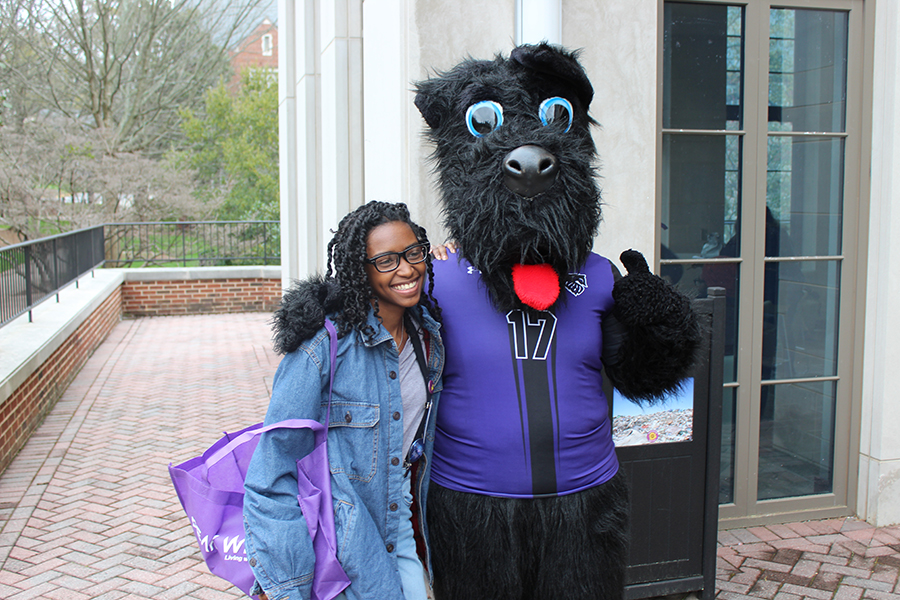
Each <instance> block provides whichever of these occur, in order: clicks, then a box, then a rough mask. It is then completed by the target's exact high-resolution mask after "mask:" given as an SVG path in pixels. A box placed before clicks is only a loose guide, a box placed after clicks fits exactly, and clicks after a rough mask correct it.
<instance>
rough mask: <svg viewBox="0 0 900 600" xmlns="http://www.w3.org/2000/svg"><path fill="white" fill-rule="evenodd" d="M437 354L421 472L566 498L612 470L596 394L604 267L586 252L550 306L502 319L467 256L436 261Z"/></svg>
mask: <svg viewBox="0 0 900 600" xmlns="http://www.w3.org/2000/svg"><path fill="white" fill-rule="evenodd" d="M434 265H435V266H434V271H435V295H436V297H437V299H438V302H439V303H440V307H441V310H442V312H443V319H442V320H443V327H442V337H443V339H444V346H445V350H446V365H445V368H444V388H443V391H442V392H441V401H440V404H439V409H438V418H437V429H436V432H435V443H434V458H433V462H432V469H431V477H432V479H433V481H435V482H437V483H438V484H440V485H442V486H444V487H446V488H449V489H452V490H457V491H461V492H472V493H476V494H485V495H490V496H504V497H509V498H533V497H538V496H555V495H563V494H571V493H573V492H578V491H581V490H584V489H587V488H590V487H594V486H597V485H600V484H601V483H604V482H605V481H607V480H609V479H610V478H611V477H612V476H613V475H615V474H616V472H617V470H618V467H619V464H618V461H617V460H616V454H615V447H614V446H613V442H612V429H611V424H610V420H609V411H608V405H607V399H606V396H605V395H604V394H603V390H602V387H601V376H600V370H601V368H602V363H601V361H600V352H601V348H602V339H601V332H600V321H601V320H602V318H603V316H604V315H605V314H606V313H607V311H609V310H611V308H612V305H613V299H612V286H613V274H612V268H611V265H610V264H609V261H608V260H607V259H605V258H603V257H602V256H599V255H597V254H591V255H590V256H589V257H588V260H587V262H586V264H585V265H584V267H583V268H582V270H581V272H579V273H573V274H572V275H571V276H570V281H569V283H567V284H566V287H565V289H563V290H562V291H561V294H565V296H566V297H565V298H562V297H560V302H559V303H558V305H557V306H556V307H554V308H553V309H551V310H550V311H545V312H540V313H534V314H532V315H531V316H529V315H528V314H526V313H525V312H523V311H520V310H514V311H511V312H510V313H508V314H501V313H499V312H497V310H496V309H495V308H494V307H493V305H492V304H491V302H490V300H489V298H488V293H487V290H486V289H485V287H484V286H483V285H481V284H480V283H479V274H478V271H476V270H475V269H474V268H473V267H472V266H471V265H470V264H469V263H468V262H467V261H465V260H459V261H457V260H456V259H455V257H453V256H452V255H451V258H450V260H447V261H435V263H434Z"/></svg>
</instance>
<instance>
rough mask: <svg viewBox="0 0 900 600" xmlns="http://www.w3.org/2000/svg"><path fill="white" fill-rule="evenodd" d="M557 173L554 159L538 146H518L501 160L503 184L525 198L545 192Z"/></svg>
mask: <svg viewBox="0 0 900 600" xmlns="http://www.w3.org/2000/svg"><path fill="white" fill-rule="evenodd" d="M557 173H559V162H558V161H557V160H556V157H555V156H553V155H552V154H550V153H549V152H547V151H546V150H544V149H543V148H541V147H539V146H530V145H529V146H519V147H518V148H516V149H515V150H513V151H512V152H510V153H509V154H507V155H506V158H504V159H503V183H504V184H505V185H506V187H507V188H509V190H510V191H511V192H513V193H515V194H518V195H520V196H524V197H526V198H534V197H535V196H537V195H538V194H540V193H541V192H543V191H545V190H546V189H547V188H549V187H550V186H551V185H553V182H554V181H556V175H557Z"/></svg>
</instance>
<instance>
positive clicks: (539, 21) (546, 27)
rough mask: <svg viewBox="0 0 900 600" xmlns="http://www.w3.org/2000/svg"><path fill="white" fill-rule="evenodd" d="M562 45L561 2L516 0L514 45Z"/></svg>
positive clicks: (551, 0)
mask: <svg viewBox="0 0 900 600" xmlns="http://www.w3.org/2000/svg"><path fill="white" fill-rule="evenodd" d="M538 42H550V43H551V44H561V43H562V0H516V44H517V45H519V44H537V43H538Z"/></svg>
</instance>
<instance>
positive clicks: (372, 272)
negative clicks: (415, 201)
mask: <svg viewBox="0 0 900 600" xmlns="http://www.w3.org/2000/svg"><path fill="white" fill-rule="evenodd" d="M366 253H367V254H369V255H370V256H371V258H367V259H366V274H367V276H368V279H369V285H370V286H371V288H372V293H374V294H375V298H374V299H373V302H374V303H376V309H377V311H378V316H379V317H381V322H382V324H383V325H384V327H385V328H386V329H387V330H388V331H389V332H390V333H391V335H392V336H393V338H394V341H395V343H396V344H397V348H400V349H401V350H402V349H403V347H404V344H405V342H406V338H405V335H406V334H405V330H404V327H403V315H404V314H405V312H406V309H407V308H410V307H413V306H415V305H416V304H418V303H419V299H420V298H421V296H422V282H423V281H424V280H425V275H426V265H425V259H426V258H427V257H428V244H423V243H420V242H419V240H418V239H417V238H416V235H415V234H414V233H413V231H412V229H411V228H410V226H409V225H407V224H406V223H404V222H402V221H391V222H390V223H384V224H382V225H379V226H378V227H376V228H375V229H373V230H372V231H370V232H369V237H368V239H367V240H366Z"/></svg>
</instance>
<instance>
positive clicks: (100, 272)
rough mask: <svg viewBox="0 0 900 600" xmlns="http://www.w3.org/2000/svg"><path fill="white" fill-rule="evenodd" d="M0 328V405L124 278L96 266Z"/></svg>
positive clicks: (113, 271) (112, 271) (121, 275)
mask: <svg viewBox="0 0 900 600" xmlns="http://www.w3.org/2000/svg"><path fill="white" fill-rule="evenodd" d="M77 281H78V285H77V287H76V285H75V282H72V283H71V284H69V285H68V286H66V287H65V288H63V289H61V290H60V291H59V302H57V301H56V300H55V299H53V298H51V299H49V300H45V301H44V302H42V303H41V304H39V305H38V306H36V307H35V308H34V309H33V310H32V322H31V323H29V322H28V314H27V313H26V314H24V315H21V316H20V317H18V318H16V319H15V320H13V321H11V322H10V323H8V324H6V325H5V326H4V327H2V328H0V406H2V405H3V403H4V402H6V400H7V399H8V398H9V397H10V396H12V394H13V392H15V391H16V389H17V388H18V387H19V386H20V385H22V384H23V383H24V382H25V380H26V379H28V377H29V376H30V375H31V374H32V373H34V372H35V371H37V370H38V369H39V368H40V367H41V365H42V364H43V363H44V362H45V361H46V360H47V359H48V358H50V356H51V355H52V354H53V353H54V352H55V351H56V350H57V349H58V348H59V347H60V346H61V345H62V344H63V342H65V341H66V339H68V337H69V336H70V335H71V334H72V333H74V332H75V330H76V329H78V327H79V326H80V325H81V324H82V323H84V321H86V320H87V319H88V317H90V316H91V314H93V312H94V311H95V310H96V309H97V308H98V307H99V306H100V305H101V304H103V302H104V301H105V300H106V299H107V298H108V297H109V296H110V295H112V294H113V293H114V292H115V291H116V290H117V289H118V288H119V286H121V285H122V283H123V281H124V277H123V274H122V273H121V270H119V269H115V270H114V269H96V270H95V271H93V275H92V274H91V273H88V274H87V275H82V276H81V277H80V278H79V279H78V280H77Z"/></svg>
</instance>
